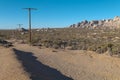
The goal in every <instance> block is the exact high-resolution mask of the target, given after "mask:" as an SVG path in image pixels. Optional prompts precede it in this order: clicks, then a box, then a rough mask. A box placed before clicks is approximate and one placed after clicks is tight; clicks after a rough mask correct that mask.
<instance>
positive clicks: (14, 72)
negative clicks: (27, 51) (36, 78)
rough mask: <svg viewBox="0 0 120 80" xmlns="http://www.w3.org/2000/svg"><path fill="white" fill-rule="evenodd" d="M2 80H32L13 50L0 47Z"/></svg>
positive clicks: (0, 79) (0, 76)
mask: <svg viewBox="0 0 120 80" xmlns="http://www.w3.org/2000/svg"><path fill="white" fill-rule="evenodd" d="M0 80H31V79H30V78H29V75H28V74H27V73H26V72H25V71H24V69H23V67H22V65H21V63H20V62H19V61H18V60H17V59H16V55H15V54H14V52H13V51H12V49H7V48H3V47H0Z"/></svg>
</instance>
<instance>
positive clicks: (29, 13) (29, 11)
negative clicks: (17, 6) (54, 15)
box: [23, 8, 37, 45]
mask: <svg viewBox="0 0 120 80" xmlns="http://www.w3.org/2000/svg"><path fill="white" fill-rule="evenodd" d="M23 9H26V10H28V22H29V42H30V45H31V42H32V36H31V10H37V9H36V8H23Z"/></svg>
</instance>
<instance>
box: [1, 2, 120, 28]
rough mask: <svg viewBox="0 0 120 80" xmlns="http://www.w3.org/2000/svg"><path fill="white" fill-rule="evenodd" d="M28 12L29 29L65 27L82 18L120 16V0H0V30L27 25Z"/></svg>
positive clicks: (95, 18) (96, 18)
mask: <svg viewBox="0 0 120 80" xmlns="http://www.w3.org/2000/svg"><path fill="white" fill-rule="evenodd" d="M28 7H32V8H37V9H38V10H36V11H32V28H43V27H67V26H69V25H71V24H73V23H78V22H80V21H82V20H100V19H109V18H114V16H120V0H0V29H13V28H14V29H15V28H17V27H18V25H17V24H23V25H22V27H25V28H28V11H27V10H23V9H22V8H28Z"/></svg>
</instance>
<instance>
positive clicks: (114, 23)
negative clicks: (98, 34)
mask: <svg viewBox="0 0 120 80" xmlns="http://www.w3.org/2000/svg"><path fill="white" fill-rule="evenodd" d="M70 28H88V29H95V28H97V29H106V28H109V29H117V28H120V17H119V16H116V17H115V18H114V19H107V20H105V19H104V20H92V21H87V20H85V21H82V22H79V23H77V24H73V25H70Z"/></svg>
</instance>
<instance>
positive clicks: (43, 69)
mask: <svg viewBox="0 0 120 80" xmlns="http://www.w3.org/2000/svg"><path fill="white" fill-rule="evenodd" d="M13 50H14V52H15V54H16V55H17V59H18V60H19V61H20V62H21V63H22V65H23V67H24V69H25V71H26V72H28V73H29V74H30V78H31V79H32V80H73V79H71V78H69V77H67V76H64V75H63V74H61V73H60V72H59V71H57V70H56V69H53V68H51V67H49V66H46V65H44V64H42V63H41V62H39V61H38V60H37V57H35V56H34V55H33V53H31V52H24V51H20V50H17V49H13Z"/></svg>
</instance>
